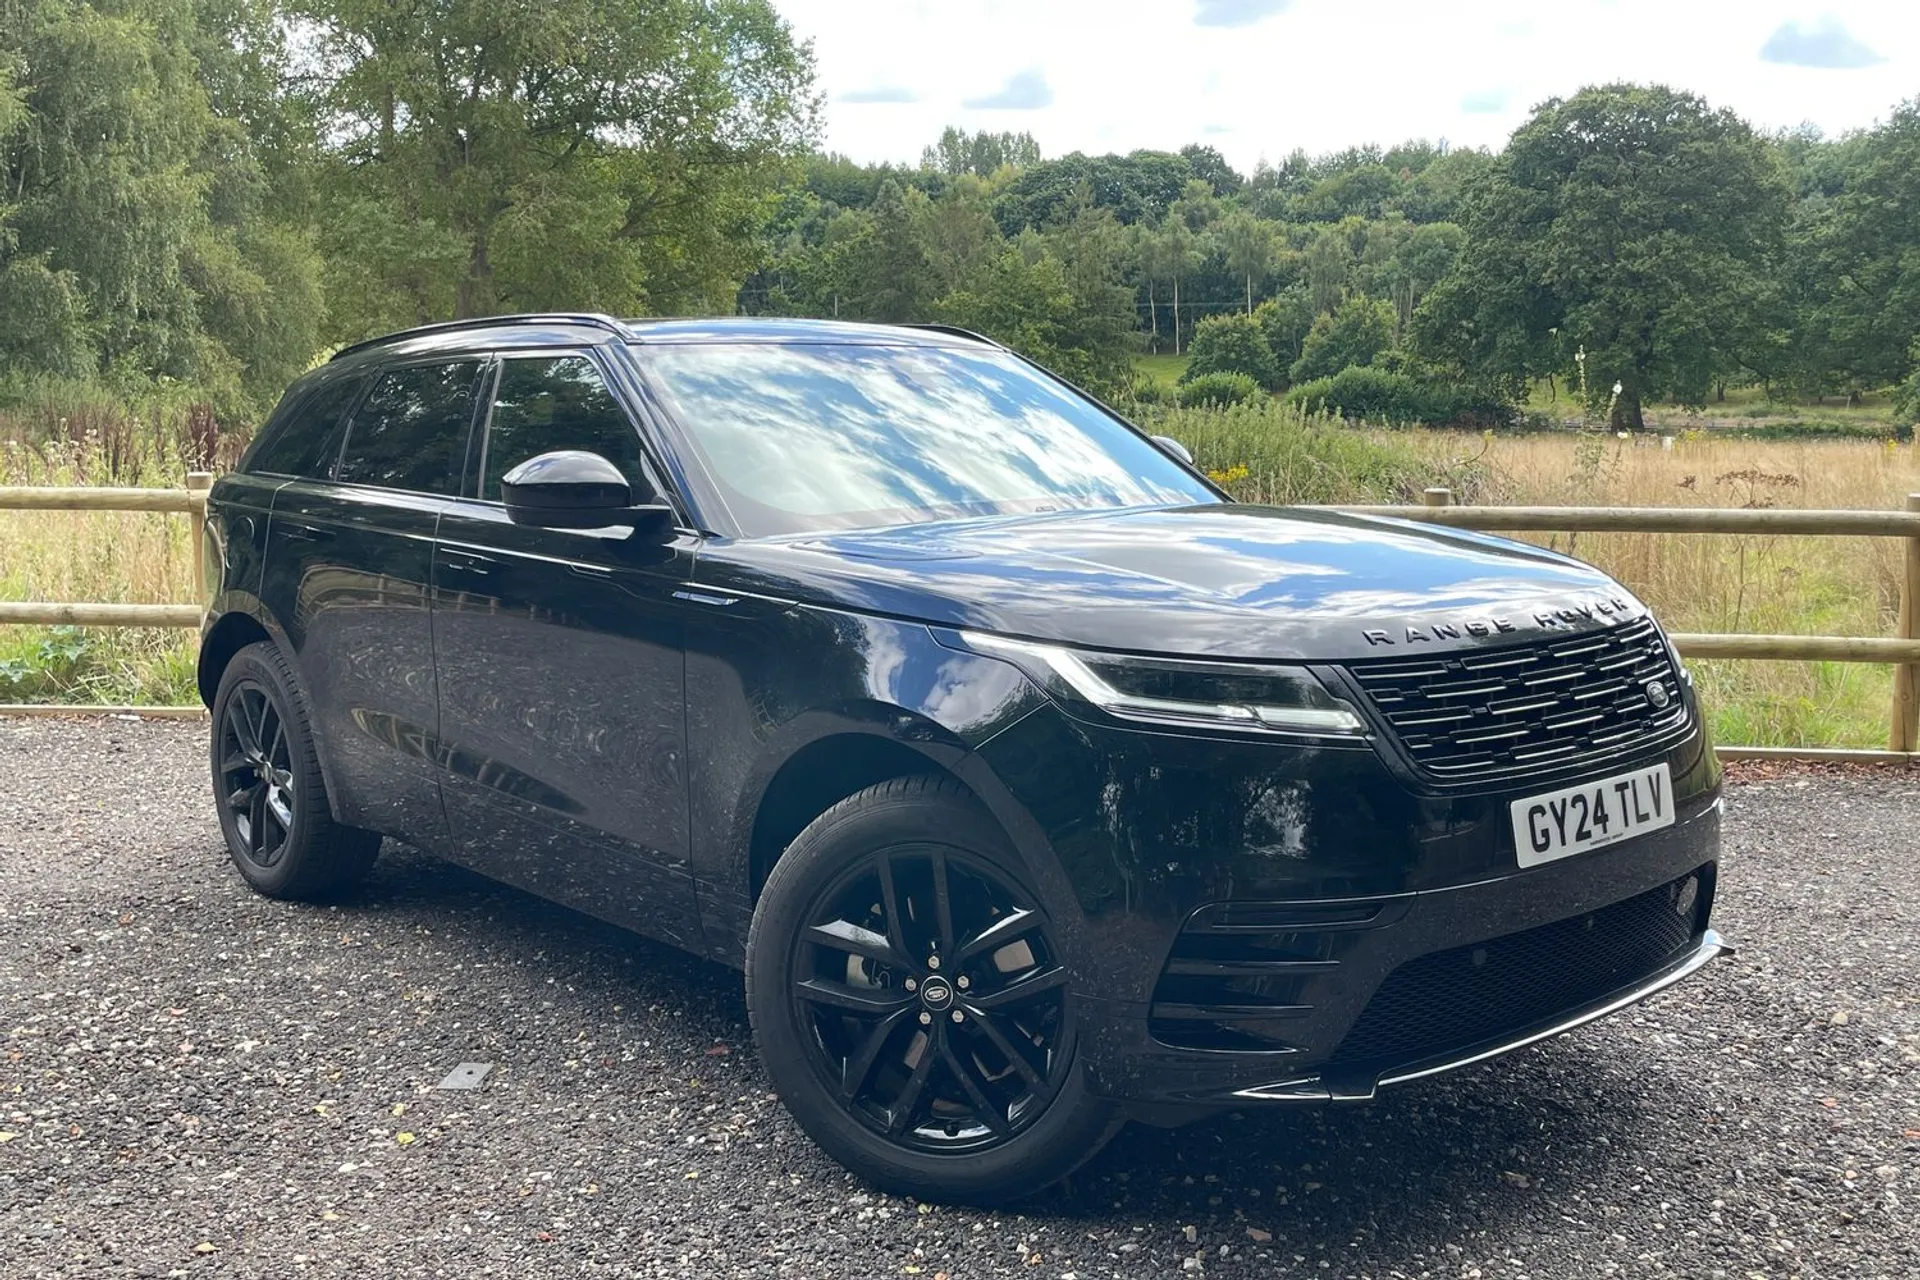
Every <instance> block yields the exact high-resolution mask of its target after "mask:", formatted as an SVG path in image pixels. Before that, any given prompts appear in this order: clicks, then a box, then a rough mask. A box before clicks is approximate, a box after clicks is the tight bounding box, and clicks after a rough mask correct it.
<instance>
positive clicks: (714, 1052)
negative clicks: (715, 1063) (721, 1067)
mask: <svg viewBox="0 0 1920 1280" xmlns="http://www.w3.org/2000/svg"><path fill="white" fill-rule="evenodd" d="M732 1052H733V1050H732V1049H730V1048H728V1047H727V1046H726V1045H724V1044H717V1045H715V1046H713V1048H711V1049H709V1050H707V1056H708V1057H709V1058H724V1057H726V1056H727V1055H728V1054H730V1053H732Z"/></svg>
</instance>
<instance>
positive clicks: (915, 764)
mask: <svg viewBox="0 0 1920 1280" xmlns="http://www.w3.org/2000/svg"><path fill="white" fill-rule="evenodd" d="M916 774H941V775H944V776H946V777H949V778H953V779H954V780H955V781H957V782H960V784H961V785H962V786H967V784H966V782H965V780H964V779H961V778H960V777H959V776H958V775H957V774H955V773H954V772H953V771H952V770H951V769H949V768H947V767H946V766H945V765H943V764H942V763H941V762H939V761H938V760H936V759H934V758H933V757H932V756H930V755H927V754H926V753H925V752H923V751H918V750H915V749H914V748H913V747H911V746H908V745H907V744H905V743H903V742H900V741H899V740H897V739H895V738H893V737H891V736H889V735H886V734H879V733H860V732H839V733H831V734H828V735H826V736H824V737H819V738H815V739H813V740H812V741H811V742H809V743H807V744H806V745H805V746H803V747H801V748H800V749H799V750H797V751H795V752H794V753H793V754H792V755H791V756H789V757H787V759H786V760H785V761H783V762H782V763H781V765H780V767H779V768H778V769H777V770H775V772H774V774H773V776H772V777H771V778H770V779H768V781H767V785H766V787H765V788H764V789H763V790H762V791H761V793H760V800H759V803H758V804H757V805H756V806H755V809H754V817H753V825H752V828H751V834H750V835H749V837H748V842H747V847H748V856H747V877H748V883H747V891H748V895H749V899H750V900H751V901H754V902H757V901H759V898H760V891H761V889H762V888H764V887H765V885H766V883H767V877H768V876H769V875H771V874H772V873H773V867H774V864H775V863H777V862H778V861H779V860H780V855H781V854H783V853H785V852H786V850H787V846H788V845H790V844H792V843H793V841H794V838H795V837H796V836H798V835H799V834H800V833H801V832H802V831H804V830H806V829H807V826H808V824H810V823H811V822H813V820H814V819H815V818H818V817H819V816H820V815H821V814H823V813H825V812H826V811H827V810H829V809H831V808H833V806H834V805H836V804H838V803H840V802H841V801H842V800H845V799H846V798H847V797H848V796H850V795H853V794H855V793H856V792H859V791H864V790H866V789H867V788H868V787H871V786H876V785H878V784H879V783H882V782H889V781H892V780H893V779H895V778H905V777H911V776H913V775H916ZM967 790H968V794H969V795H972V794H973V789H972V788H971V787H967ZM975 798H976V799H978V797H977V796H975Z"/></svg>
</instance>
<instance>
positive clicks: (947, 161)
mask: <svg viewBox="0 0 1920 1280" xmlns="http://www.w3.org/2000/svg"><path fill="white" fill-rule="evenodd" d="M1039 163H1040V144H1039V143H1037V142H1035V141H1034V140H1033V135H1032V134H1030V133H989V132H988V131H987V130H985V129H982V130H981V131H980V132H979V133H968V132H967V131H966V130H965V129H956V128H954V127H953V126H952V125H948V126H947V127H946V128H945V129H943V130H942V131H941V133H940V141H938V142H936V143H934V144H933V145H932V146H930V147H928V148H926V149H925V150H923V151H922V152H921V153H920V167H921V168H922V169H932V170H935V171H936V172H939V173H944V174H947V175H948V176H950V177H958V176H959V175H961V174H963V173H970V174H972V175H973V176H974V177H976V178H987V177H991V176H993V174H994V172H995V171H996V170H998V169H999V168H1000V167H1001V166H1002V165H1012V166H1014V167H1015V168H1017V169H1021V168H1025V167H1026V166H1028V165H1033V164H1039Z"/></svg>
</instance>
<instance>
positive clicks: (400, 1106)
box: [393, 1102, 407, 1116]
mask: <svg viewBox="0 0 1920 1280" xmlns="http://www.w3.org/2000/svg"><path fill="white" fill-rule="evenodd" d="M393 1114H394V1115H397V1116H403V1115H405V1114H407V1104H406V1103H404V1102H396V1103H394V1104H393Z"/></svg>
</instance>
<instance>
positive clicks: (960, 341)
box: [329, 312, 997, 363]
mask: <svg viewBox="0 0 1920 1280" xmlns="http://www.w3.org/2000/svg"><path fill="white" fill-rule="evenodd" d="M583 331H585V333H584V335H583ZM477 335H484V338H483V339H482V341H483V342H484V343H485V344H486V345H489V346H503V347H504V346H513V347H539V346H577V345H578V344H579V343H580V342H581V341H582V340H583V336H584V337H585V340H588V341H601V342H604V341H618V340H624V341H627V342H631V343H637V344H639V345H642V346H646V345H652V344H656V343H714V342H734V343H778V342H813V343H828V344H845V345H862V346H912V347H964V346H995V345H997V344H995V343H993V342H992V341H991V340H990V339H987V338H983V337H981V336H980V335H979V334H977V333H972V332H969V331H968V330H965V329H959V328H955V327H953V326H950V325H889V324H866V323H862V322H856V321H849V320H807V319H800V318H796V317H790V316H715V317H708V318H704V319H702V318H686V319H680V318H661V319H633V320H617V319H615V318H614V317H612V316H606V315H596V314H591V313H585V312H582V313H577V314H574V313H555V314H540V315H505V316H485V317H481V318H478V319H473V320H454V321H449V322H446V323H443V324H429V325H420V326H418V327H417V328H413V329H403V330H400V331H399V332H397V333H389V334H385V335H383V336H381V337H378V338H369V339H367V340H366V341H364V342H356V343H354V344H352V345H351V346H346V347H342V348H341V349H340V350H339V351H337V352H335V353H334V355H333V359H332V361H330V362H329V363H333V362H340V361H347V360H358V359H362V358H377V357H378V356H380V355H393V354H404V355H414V354H424V353H427V352H431V351H434V350H438V349H443V348H451V347H463V348H464V347H471V346H472V345H474V339H475V337H476V336H477Z"/></svg>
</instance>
